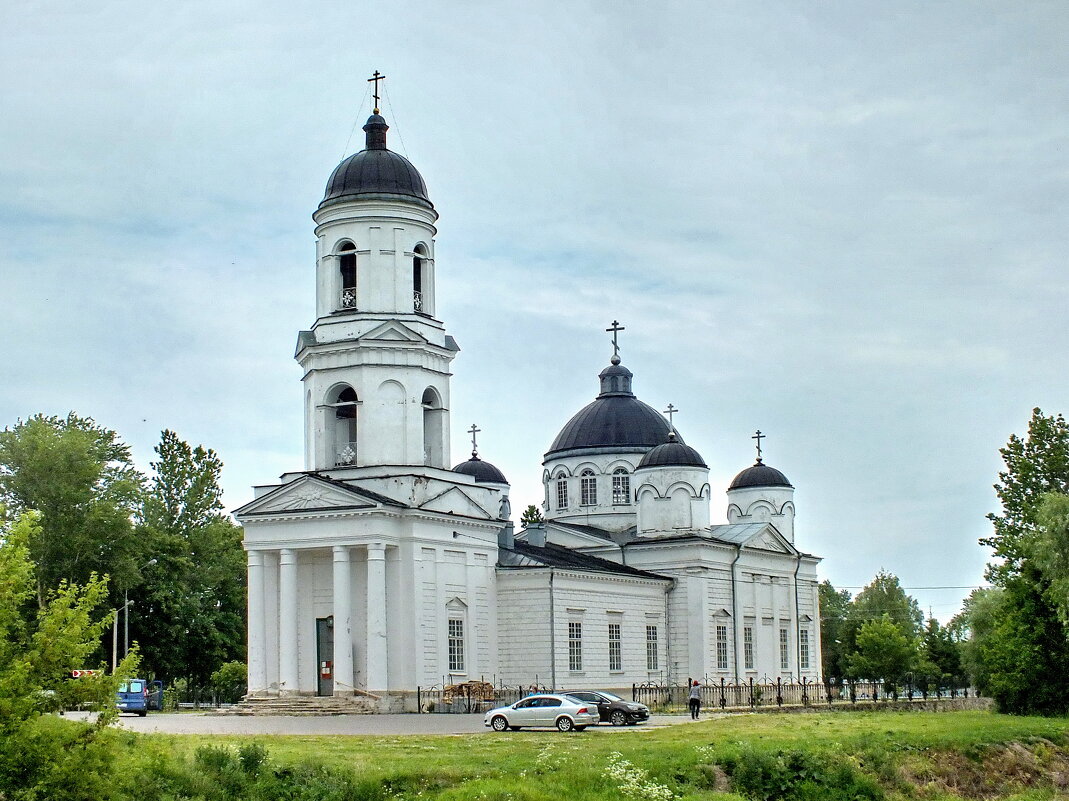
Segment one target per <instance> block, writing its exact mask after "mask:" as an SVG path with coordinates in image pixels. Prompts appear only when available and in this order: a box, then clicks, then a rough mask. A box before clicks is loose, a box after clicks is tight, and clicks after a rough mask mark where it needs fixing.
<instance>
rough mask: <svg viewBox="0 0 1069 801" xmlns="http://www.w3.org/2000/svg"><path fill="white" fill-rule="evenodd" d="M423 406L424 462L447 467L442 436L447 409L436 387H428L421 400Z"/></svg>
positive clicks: (432, 465) (433, 465)
mask: <svg viewBox="0 0 1069 801" xmlns="http://www.w3.org/2000/svg"><path fill="white" fill-rule="evenodd" d="M421 404H422V406H423V463H424V464H426V465H430V466H431V467H445V461H444V454H443V449H444V446H445V443H444V441H443V440H444V437H443V436H442V432H443V428H444V420H445V409H443V408H442V399H441V398H440V397H439V396H438V393H437V392H436V391H435V389H434V387H427V389H426V390H425V391H424V392H423V399H422V401H421Z"/></svg>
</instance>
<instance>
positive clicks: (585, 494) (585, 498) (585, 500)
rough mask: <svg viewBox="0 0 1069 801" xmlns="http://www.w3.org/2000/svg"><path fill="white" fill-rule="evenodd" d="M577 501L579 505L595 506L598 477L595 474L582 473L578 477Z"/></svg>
mask: <svg viewBox="0 0 1069 801" xmlns="http://www.w3.org/2000/svg"><path fill="white" fill-rule="evenodd" d="M579 503H580V505H581V506H596V505H597V503H598V479H597V477H596V476H593V475H587V474H585V473H584V474H583V477H582V478H580V479H579Z"/></svg>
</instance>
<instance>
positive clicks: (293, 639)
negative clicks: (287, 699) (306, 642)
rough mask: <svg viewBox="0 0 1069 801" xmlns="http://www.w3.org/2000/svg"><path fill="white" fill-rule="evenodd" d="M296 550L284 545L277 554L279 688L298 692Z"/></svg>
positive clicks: (292, 693) (286, 693)
mask: <svg viewBox="0 0 1069 801" xmlns="http://www.w3.org/2000/svg"><path fill="white" fill-rule="evenodd" d="M297 670H298V661H297V551H295V550H294V549H292V548H283V549H282V550H281V551H280V552H279V555H278V688H279V692H280V693H282V694H283V695H296V694H297V690H298V687H297V675H298V673H297Z"/></svg>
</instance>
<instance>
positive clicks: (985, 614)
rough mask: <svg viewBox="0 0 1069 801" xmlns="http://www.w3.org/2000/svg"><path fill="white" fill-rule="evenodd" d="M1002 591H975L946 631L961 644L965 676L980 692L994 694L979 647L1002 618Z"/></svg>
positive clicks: (988, 694)
mask: <svg viewBox="0 0 1069 801" xmlns="http://www.w3.org/2000/svg"><path fill="white" fill-rule="evenodd" d="M1002 596H1003V590H1002V589H1000V588H998V587H981V588H980V589H977V590H973V591H972V593H971V594H970V595H969V597H968V598H966V599H965V603H964V604H963V605H962V610H961V612H960V613H958V614H957V615H955V616H954V618H952V619H951V621H950V623H948V624H947V628H948V629H950V630H951V631H952V632H954V637H955V638H956V639H957V640H958V641H959V642H960V643H961V661H962V667H963V669H964V671H965V673H966V674H967V675H968V676H969V678H970V680H971V681H972V684H973V686H975V687H976V689H977V691H979V692H980V693H982V694H984V695H987V696H990V695H991V680H990V676H989V673H988V670H987V665H986V663H985V662H984V661H983V659H982V658H981V654H980V648H981V646H982V645H983V644H984V643H986V642H987V641H988V639H989V638H990V637H991V636H992V634H993V632H994V630H995V624H996V623H997V621H998V620H999V619H1000V618H1001V617H1002V607H1003V597H1002Z"/></svg>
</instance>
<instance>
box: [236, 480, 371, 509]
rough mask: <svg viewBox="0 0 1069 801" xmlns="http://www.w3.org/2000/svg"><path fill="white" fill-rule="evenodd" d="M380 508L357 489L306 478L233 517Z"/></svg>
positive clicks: (265, 497) (276, 491)
mask: <svg viewBox="0 0 1069 801" xmlns="http://www.w3.org/2000/svg"><path fill="white" fill-rule="evenodd" d="M378 505H379V504H377V503H376V502H375V501H374V500H372V499H369V498H368V497H366V496H365V495H363V494H362V493H360V491H359V490H357V489H355V488H350V487H345V486H343V485H340V484H337V483H334V482H328V481H324V480H322V479H319V478H316V477H315V476H304V477H302V478H298V479H297V480H295V481H291V482H290V483H288V484H283V485H282V486H281V487H277V488H275V489H273V490H271V492H269V493H267V494H266V495H264V496H263V497H261V498H257V499H256V500H254V501H252V502H251V503H247V504H245V505H244V506H242V507H241V508H240V509H237V510H235V512H234V514H235V515H237V516H238V517H244V516H253V515H270V514H282V513H286V512H319V511H328V510H331V509H336V510H342V509H345V510H350V509H373V508H375V507H376V506H378Z"/></svg>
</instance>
